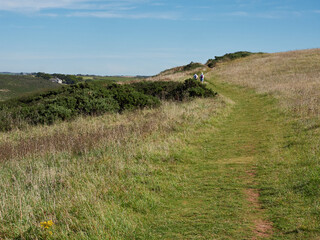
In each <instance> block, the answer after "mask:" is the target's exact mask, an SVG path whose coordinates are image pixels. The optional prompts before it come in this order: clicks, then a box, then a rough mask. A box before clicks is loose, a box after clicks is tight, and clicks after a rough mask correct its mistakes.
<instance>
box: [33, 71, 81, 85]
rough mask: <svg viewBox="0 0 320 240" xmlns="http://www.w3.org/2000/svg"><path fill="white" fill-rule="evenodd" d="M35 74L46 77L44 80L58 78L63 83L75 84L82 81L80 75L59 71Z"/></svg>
mask: <svg viewBox="0 0 320 240" xmlns="http://www.w3.org/2000/svg"><path fill="white" fill-rule="evenodd" d="M35 76H36V77H38V78H43V79H46V80H50V79H51V78H59V79H61V80H62V81H63V83H65V84H76V83H79V82H82V81H83V78H82V77H81V76H75V75H69V74H60V73H54V74H49V73H42V72H38V73H37V74H36V75H35Z"/></svg>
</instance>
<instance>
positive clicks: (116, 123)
mask: <svg viewBox="0 0 320 240" xmlns="http://www.w3.org/2000/svg"><path fill="white" fill-rule="evenodd" d="M318 56H319V53H318V50H306V51H300V52H289V53H279V54H263V55H259V56H250V57H248V58H245V59H240V60H235V61H233V62H228V63H226V64H221V65H219V64H218V65H217V67H216V68H214V69H213V70H210V69H206V84H207V85H208V86H209V87H211V88H212V89H214V90H216V91H218V92H219V96H218V97H217V98H213V99H196V100H194V101H192V102H185V103H180V104H178V103H173V102H166V103H165V104H164V105H162V106H161V107H160V108H157V109H145V110H138V111H135V112H125V113H123V114H107V115H103V116H100V117H95V118H92V117H86V118H81V117H80V118H78V119H77V120H75V121H72V122H62V123H59V124H55V125H52V126H38V127H29V128H27V129H25V130H23V131H22V130H15V131H11V132H8V133H3V134H1V135H0V154H1V157H0V158H1V165H0V199H1V201H0V239H221V240H222V239H235V240H237V239H252V240H255V239H276V240H278V239H283V240H285V239H320V221H319V220H320V219H319V216H320V204H319V199H320V191H319V189H320V188H319V183H320V181H319V179H320V162H319V159H320V151H319V146H320V144H319V139H320V131H319V126H320V124H319V118H318V114H317V110H316V109H317V107H318V106H317V105H312V103H313V102H312V101H311V99H318V95H317V93H316V92H314V95H313V98H309V95H308V94H307V93H309V92H308V91H309V90H310V91H311V90H312V87H310V86H309V87H308V86H301V87H299V84H298V83H299V82H300V81H303V80H304V81H305V82H304V84H303V85H308V83H309V82H310V83H312V86H313V88H317V87H318V85H317V84H316V83H317V77H315V78H314V79H313V78H312V76H317V74H318V73H319V71H320V70H319V69H318V68H317V66H318V65H317V64H318V63H317V61H316V60H315V59H318ZM303 59H309V60H310V61H306V62H304V60H303ZM259 61H260V62H264V63H265V67H264V68H262V67H261V68H260V70H259V71H258V70H257V68H259V67H258V65H259V64H258V63H257V62H259ZM286 62H287V63H286ZM298 63H299V64H298ZM303 63H304V65H307V64H311V65H312V66H313V67H308V66H301V65H302V64H303ZM254 66H256V67H254ZM281 66H282V68H281ZM285 66H287V67H288V68H289V67H290V68H292V69H295V70H294V73H292V74H291V75H290V74H289V73H285V71H286V70H287V67H285ZM278 68H280V69H278ZM228 69H229V70H228ZM250 71H251V73H252V75H253V76H255V77H252V78H250ZM288 71H289V70H288ZM291 71H293V70H291ZM300 72H301V74H299V73H300ZM190 74H192V73H191V72H185V73H181V72H179V73H172V74H171V75H166V76H162V77H163V78H168V77H169V78H170V79H174V80H178V81H179V80H180V79H182V78H188V77H191V76H192V75H193V74H192V75H191V76H189V75H190ZM286 74H288V75H286ZM285 76H290V79H291V77H292V76H296V77H297V78H296V80H295V81H294V82H293V83H296V84H293V83H292V84H290V83H287V82H286V81H289V80H288V78H287V77H285ZM298 76H306V77H305V78H304V77H301V78H298ZM264 77H266V78H267V79H268V80H265V78H264ZM158 78H161V76H158ZM299 79H300V80H299ZM290 81H291V80H290ZM263 84H264V85H263ZM260 85H263V86H261V87H260ZM299 88H301V92H300V93H303V94H296V92H297V91H298V90H299ZM292 89H294V90H292ZM257 92H258V93H257ZM295 95H297V98H298V99H299V101H298V100H297V101H292V99H295V98H294V96H295ZM302 103H308V106H310V108H311V109H313V110H312V111H304V109H303V108H301V109H300V108H298V106H300V105H301V104H302ZM49 220H52V221H53V223H54V224H53V225H52V226H49V225H48V228H47V229H46V228H43V227H41V224H40V222H44V221H49ZM43 224H44V223H43ZM45 224H49V223H45ZM45 224H44V225H45Z"/></svg>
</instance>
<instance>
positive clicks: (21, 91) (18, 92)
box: [0, 74, 60, 101]
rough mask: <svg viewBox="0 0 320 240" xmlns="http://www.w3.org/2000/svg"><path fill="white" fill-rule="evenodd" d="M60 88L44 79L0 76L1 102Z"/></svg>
mask: <svg viewBox="0 0 320 240" xmlns="http://www.w3.org/2000/svg"><path fill="white" fill-rule="evenodd" d="M58 87H60V85H59V84H57V83H52V82H50V81H48V80H45V79H42V78H36V77H33V76H20V75H5V74H0V101H4V100H7V99H10V98H14V97H19V96H22V95H26V94H30V93H34V92H40V91H43V90H48V89H55V88H58Z"/></svg>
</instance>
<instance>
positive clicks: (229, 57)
mask: <svg viewBox="0 0 320 240" xmlns="http://www.w3.org/2000/svg"><path fill="white" fill-rule="evenodd" d="M252 54H255V53H252V52H246V51H240V52H235V53H227V54H225V55H223V56H220V57H218V56H215V57H214V59H209V60H208V61H207V62H206V65H207V66H208V67H210V68H213V67H215V66H216V65H217V63H219V62H227V61H231V60H234V59H237V58H244V57H248V56H250V55H252Z"/></svg>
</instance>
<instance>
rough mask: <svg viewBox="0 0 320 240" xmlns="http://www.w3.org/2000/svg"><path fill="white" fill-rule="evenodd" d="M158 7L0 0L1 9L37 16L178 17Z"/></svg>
mask: <svg viewBox="0 0 320 240" xmlns="http://www.w3.org/2000/svg"><path fill="white" fill-rule="evenodd" d="M146 4H148V5H149V7H150V8H149V9H148V11H146V10H142V8H141V9H140V7H143V8H145V6H146ZM160 6H161V3H159V2H158V1H157V2H154V1H152V0H95V1H90V0H0V11H1V10H2V11H16V12H22V13H27V14H30V13H31V14H34V15H36V16H47V17H57V16H61V15H63V16H68V17H96V18H126V19H167V20H176V19H177V15H178V14H177V13H172V12H159V11H158V10H159V9H158V7H160ZM59 10H66V12H61V11H59Z"/></svg>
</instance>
